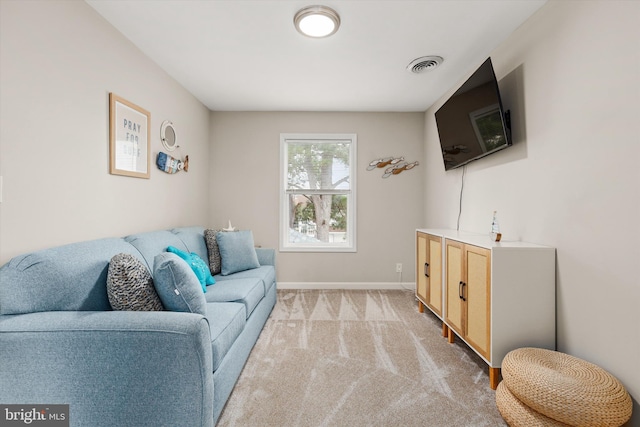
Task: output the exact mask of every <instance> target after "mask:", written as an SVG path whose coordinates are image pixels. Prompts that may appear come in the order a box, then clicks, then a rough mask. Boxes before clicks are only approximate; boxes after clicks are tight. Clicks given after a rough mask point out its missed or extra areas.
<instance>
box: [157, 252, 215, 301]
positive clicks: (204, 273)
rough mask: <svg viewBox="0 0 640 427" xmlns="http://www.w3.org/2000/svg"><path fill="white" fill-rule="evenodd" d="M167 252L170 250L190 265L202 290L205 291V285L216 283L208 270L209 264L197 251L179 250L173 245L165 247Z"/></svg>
mask: <svg viewBox="0 0 640 427" xmlns="http://www.w3.org/2000/svg"><path fill="white" fill-rule="evenodd" d="M167 252H172V253H174V254H176V255H178V256H179V257H180V258H182V259H183V260H185V261H186V262H187V264H188V265H189V267H191V269H192V270H193V272H194V273H195V274H196V277H197V278H198V281H199V282H200V285H201V286H202V292H207V285H213V284H214V283H216V280H215V279H214V278H213V276H212V275H211V272H210V271H209V266H208V265H207V264H206V263H205V262H204V260H203V259H202V258H200V257H199V256H198V254H197V253H195V252H192V253H188V252H185V251H181V250H180V249H178V248H176V247H174V246H169V247H168V248H167Z"/></svg>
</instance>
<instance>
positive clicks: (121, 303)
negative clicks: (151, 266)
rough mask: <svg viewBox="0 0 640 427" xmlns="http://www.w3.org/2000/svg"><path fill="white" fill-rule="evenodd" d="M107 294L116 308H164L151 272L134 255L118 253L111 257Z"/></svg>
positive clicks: (145, 309)
mask: <svg viewBox="0 0 640 427" xmlns="http://www.w3.org/2000/svg"><path fill="white" fill-rule="evenodd" d="M107 294H108V296H109V303H110V304H111V308H112V309H114V310H133V311H162V310H163V307H162V302H161V301H160V297H158V293H157V292H156V289H155V288H154V286H153V279H152V278H151V273H149V270H147V267H145V266H144V264H142V262H141V261H140V260H139V259H138V258H136V257H135V256H133V255H129V254H117V255H115V256H114V257H113V258H111V262H110V263H109V271H108V273H107Z"/></svg>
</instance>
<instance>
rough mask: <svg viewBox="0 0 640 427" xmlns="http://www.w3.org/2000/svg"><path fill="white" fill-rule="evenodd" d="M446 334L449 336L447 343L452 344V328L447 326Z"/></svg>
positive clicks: (453, 337)
mask: <svg viewBox="0 0 640 427" xmlns="http://www.w3.org/2000/svg"><path fill="white" fill-rule="evenodd" d="M447 335H448V336H449V344H453V342H454V341H455V338H456V336H455V335H454V334H453V329H451V328H447Z"/></svg>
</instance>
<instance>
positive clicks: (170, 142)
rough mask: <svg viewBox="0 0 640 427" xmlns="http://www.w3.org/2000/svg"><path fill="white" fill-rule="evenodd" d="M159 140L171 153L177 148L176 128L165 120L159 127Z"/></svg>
mask: <svg viewBox="0 0 640 427" xmlns="http://www.w3.org/2000/svg"><path fill="white" fill-rule="evenodd" d="M160 139H161V140H162V145H164V148H166V149H167V151H173V150H175V149H176V147H177V146H178V134H176V128H175V127H173V123H171V122H170V121H169V120H165V121H164V122H162V126H161V127H160Z"/></svg>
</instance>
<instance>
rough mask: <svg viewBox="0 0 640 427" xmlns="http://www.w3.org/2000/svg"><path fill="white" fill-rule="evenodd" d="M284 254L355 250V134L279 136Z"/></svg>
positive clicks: (281, 224) (281, 243) (282, 248)
mask: <svg viewBox="0 0 640 427" xmlns="http://www.w3.org/2000/svg"><path fill="white" fill-rule="evenodd" d="M280 158H281V168H280V171H281V176H280V178H281V179H280V182H281V184H280V250H281V251H300V252H303V251H309V252H322V251H325V252H355V251H356V241H355V237H356V184H355V178H356V135H355V134H280Z"/></svg>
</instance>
